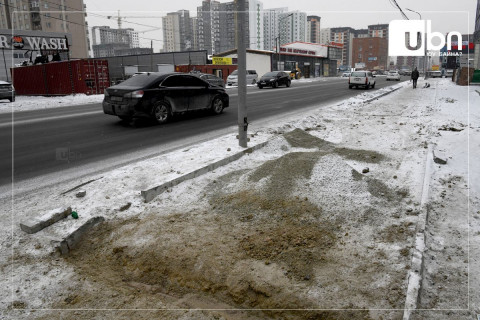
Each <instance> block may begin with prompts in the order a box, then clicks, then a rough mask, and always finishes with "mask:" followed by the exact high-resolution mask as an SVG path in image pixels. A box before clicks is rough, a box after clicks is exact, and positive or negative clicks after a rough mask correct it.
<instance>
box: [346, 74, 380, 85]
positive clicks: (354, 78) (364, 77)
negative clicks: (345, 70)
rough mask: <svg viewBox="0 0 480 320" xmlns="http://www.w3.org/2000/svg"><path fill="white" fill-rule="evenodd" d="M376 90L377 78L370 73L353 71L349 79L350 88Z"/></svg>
mask: <svg viewBox="0 0 480 320" xmlns="http://www.w3.org/2000/svg"><path fill="white" fill-rule="evenodd" d="M353 87H355V88H358V87H364V88H365V89H370V88H375V76H374V75H373V74H372V73H371V72H370V71H353V72H352V74H351V75H350V77H349V78H348V88H349V89H352V88H353Z"/></svg>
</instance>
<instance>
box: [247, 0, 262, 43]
mask: <svg viewBox="0 0 480 320" xmlns="http://www.w3.org/2000/svg"><path fill="white" fill-rule="evenodd" d="M248 12H249V14H248V34H249V41H248V42H247V48H250V49H255V50H263V48H264V28H263V3H262V2H260V1H258V0H248Z"/></svg>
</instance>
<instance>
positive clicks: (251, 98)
mask: <svg viewBox="0 0 480 320" xmlns="http://www.w3.org/2000/svg"><path fill="white" fill-rule="evenodd" d="M376 80H377V84H376V88H375V89H370V90H377V89H379V88H382V87H385V86H388V85H392V84H395V83H392V82H387V81H386V80H385V78H384V77H377V79H376ZM228 92H229V94H230V107H229V108H227V109H226V110H225V112H224V113H223V114H222V115H219V116H211V115H208V114H205V113H196V114H190V115H186V116H182V117H178V118H176V119H175V120H174V121H172V122H171V123H168V124H166V125H162V126H159V125H154V124H151V123H149V122H144V123H139V125H137V126H132V125H129V124H125V123H123V122H121V121H119V119H118V118H116V117H113V116H108V115H104V114H103V112H102V107H101V104H93V105H83V106H73V107H64V108H55V109H46V110H39V111H28V112H19V113H18V114H15V118H14V119H12V115H10V114H3V115H0V137H1V141H2V143H1V145H0V186H4V185H7V184H10V183H11V181H12V178H13V180H14V181H15V182H19V181H22V180H27V179H32V178H35V177H39V176H42V175H45V174H52V173H61V172H62V171H63V170H70V171H71V170H72V169H73V170H75V169H76V168H79V170H80V168H82V167H83V168H84V167H85V166H88V165H90V164H92V163H97V164H98V163H102V166H103V167H105V168H107V167H108V165H109V161H110V160H109V159H112V158H115V157H119V156H122V155H123V154H127V153H128V154H131V153H136V152H138V154H141V151H142V150H145V149H148V148H152V147H157V146H161V145H164V144H170V145H175V142H176V141H180V140H182V141H185V139H191V141H193V142H195V137H198V136H199V133H202V134H203V133H207V132H211V131H215V130H219V129H222V128H227V127H231V126H236V124H237V101H238V100H237V92H236V90H235V89H229V90H228ZM362 92H363V89H352V90H350V89H348V85H347V80H346V79H344V78H338V79H331V80H328V81H315V82H304V83H298V82H297V83H295V82H294V83H292V86H291V87H290V88H284V87H281V88H277V89H271V88H264V89H262V90H259V89H258V88H255V87H251V88H248V96H247V105H248V120H249V121H250V122H252V121H256V120H257V121H258V120H259V119H264V118H267V117H272V116H275V115H279V114H283V113H291V112H292V111H298V112H302V109H305V108H307V107H311V106H312V105H316V104H319V103H328V102H333V101H336V100H338V99H340V98H342V99H343V98H349V97H351V96H354V95H357V94H359V93H362ZM12 120H13V121H12ZM12 123H13V124H14V125H13V126H12ZM12 137H13V139H12ZM12 151H13V152H12Z"/></svg>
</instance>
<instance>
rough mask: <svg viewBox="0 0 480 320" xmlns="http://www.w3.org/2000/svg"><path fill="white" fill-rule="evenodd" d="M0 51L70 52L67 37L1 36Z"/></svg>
mask: <svg viewBox="0 0 480 320" xmlns="http://www.w3.org/2000/svg"><path fill="white" fill-rule="evenodd" d="M0 49H9V50H32V51H68V39H67V37H66V36H63V37H62V36H50V35H48V36H47V35H45V36H44V35H16V34H13V35H12V34H0Z"/></svg>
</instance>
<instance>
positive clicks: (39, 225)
mask: <svg viewBox="0 0 480 320" xmlns="http://www.w3.org/2000/svg"><path fill="white" fill-rule="evenodd" d="M71 213H72V208H71V207H68V208H57V209H54V210H52V211H50V212H47V213H46V214H44V215H43V216H40V217H33V218H31V219H29V220H28V221H23V222H21V223H20V229H22V230H23V231H25V232H26V233H29V234H32V233H36V232H38V231H40V230H42V229H45V228H46V227H48V226H51V225H52V224H54V223H55V222H57V221H59V220H62V219H64V218H66V217H67V216H69V215H70V214H71Z"/></svg>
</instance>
